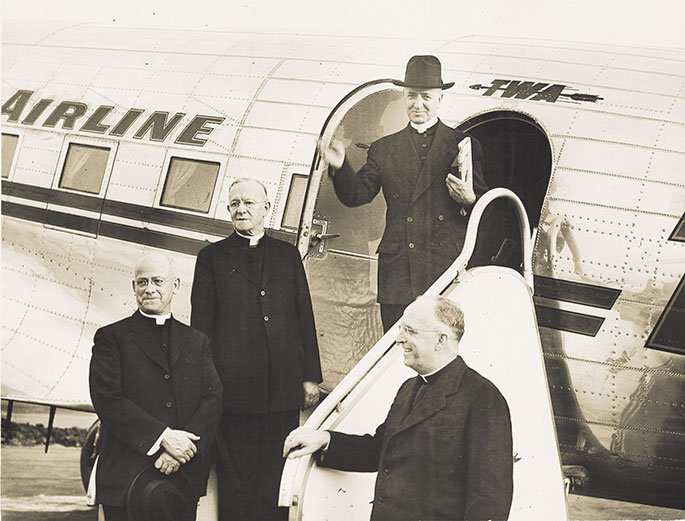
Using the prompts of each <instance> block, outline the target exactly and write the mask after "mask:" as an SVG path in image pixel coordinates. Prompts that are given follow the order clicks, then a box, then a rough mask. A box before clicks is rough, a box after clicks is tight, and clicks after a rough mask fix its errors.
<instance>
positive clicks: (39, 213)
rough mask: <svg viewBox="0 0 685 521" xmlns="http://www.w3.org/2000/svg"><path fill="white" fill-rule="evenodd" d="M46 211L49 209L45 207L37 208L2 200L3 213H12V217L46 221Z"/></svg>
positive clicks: (38, 221)
mask: <svg viewBox="0 0 685 521" xmlns="http://www.w3.org/2000/svg"><path fill="white" fill-rule="evenodd" d="M46 212H47V210H45V208H35V207H33V206H25V205H23V204H17V203H11V202H9V201H2V214H3V215H10V216H12V217H17V218H19V219H24V220H25V221H33V222H37V223H44V222H45V214H46Z"/></svg>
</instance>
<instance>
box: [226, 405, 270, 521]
mask: <svg viewBox="0 0 685 521" xmlns="http://www.w3.org/2000/svg"><path fill="white" fill-rule="evenodd" d="M263 418H264V417H263V415H258V414H229V413H225V414H224V415H223V417H222V419H221V434H222V436H223V441H224V443H225V445H226V449H227V451H226V452H227V461H223V460H221V461H217V466H216V467H217V478H218V482H219V483H218V485H219V519H220V520H221V521H248V520H251V519H254V517H253V514H254V509H255V501H256V497H255V489H256V487H257V486H259V465H260V461H261V454H260V451H259V448H260V443H259V441H260V438H261V436H262V431H263V423H264V419H263Z"/></svg>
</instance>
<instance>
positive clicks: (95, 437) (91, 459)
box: [80, 420, 100, 491]
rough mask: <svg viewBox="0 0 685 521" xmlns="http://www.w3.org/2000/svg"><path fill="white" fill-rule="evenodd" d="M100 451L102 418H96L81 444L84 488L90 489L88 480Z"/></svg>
mask: <svg viewBox="0 0 685 521" xmlns="http://www.w3.org/2000/svg"><path fill="white" fill-rule="evenodd" d="M99 453H100V420H96V421H95V423H93V425H91V426H90V429H88V432H87V433H86V437H85V439H84V440H83V445H82V446H81V461H80V463H81V482H82V483H83V488H84V490H86V491H87V490H88V481H89V480H90V473H91V472H92V470H93V465H95V458H96V457H97V455H98V454H99Z"/></svg>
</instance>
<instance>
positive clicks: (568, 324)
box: [535, 304, 604, 336]
mask: <svg viewBox="0 0 685 521" xmlns="http://www.w3.org/2000/svg"><path fill="white" fill-rule="evenodd" d="M535 313H536V315H537V318H538V326H540V327H548V328H551V329H558V330H560V331H568V332H570V333H578V334H580V335H587V336H596V335H597V332H598V331H599V328H600V327H602V323H603V322H604V318H603V317H596V316H594V315H585V314H583V313H576V312H575V311H566V310H564V309H555V308H550V307H547V306H541V305H539V304H536V305H535Z"/></svg>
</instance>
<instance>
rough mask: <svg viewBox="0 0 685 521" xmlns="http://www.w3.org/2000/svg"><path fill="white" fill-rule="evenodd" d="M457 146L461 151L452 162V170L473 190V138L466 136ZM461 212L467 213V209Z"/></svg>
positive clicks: (462, 213)
mask: <svg viewBox="0 0 685 521" xmlns="http://www.w3.org/2000/svg"><path fill="white" fill-rule="evenodd" d="M457 146H458V148H459V152H458V153H457V157H455V158H454V162H453V163H452V167H453V168H452V170H453V171H454V170H456V171H457V173H456V174H454V172H453V175H456V177H458V178H459V179H461V180H462V181H463V182H465V183H467V184H468V185H469V187H470V188H471V189H472V190H473V153H472V151H471V138H470V137H468V136H467V137H465V138H464V139H462V140H461V141H460V142H459V144H458V145H457ZM455 167H456V168H455ZM460 213H461V215H466V209H465V208H462V209H461V210H460Z"/></svg>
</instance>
